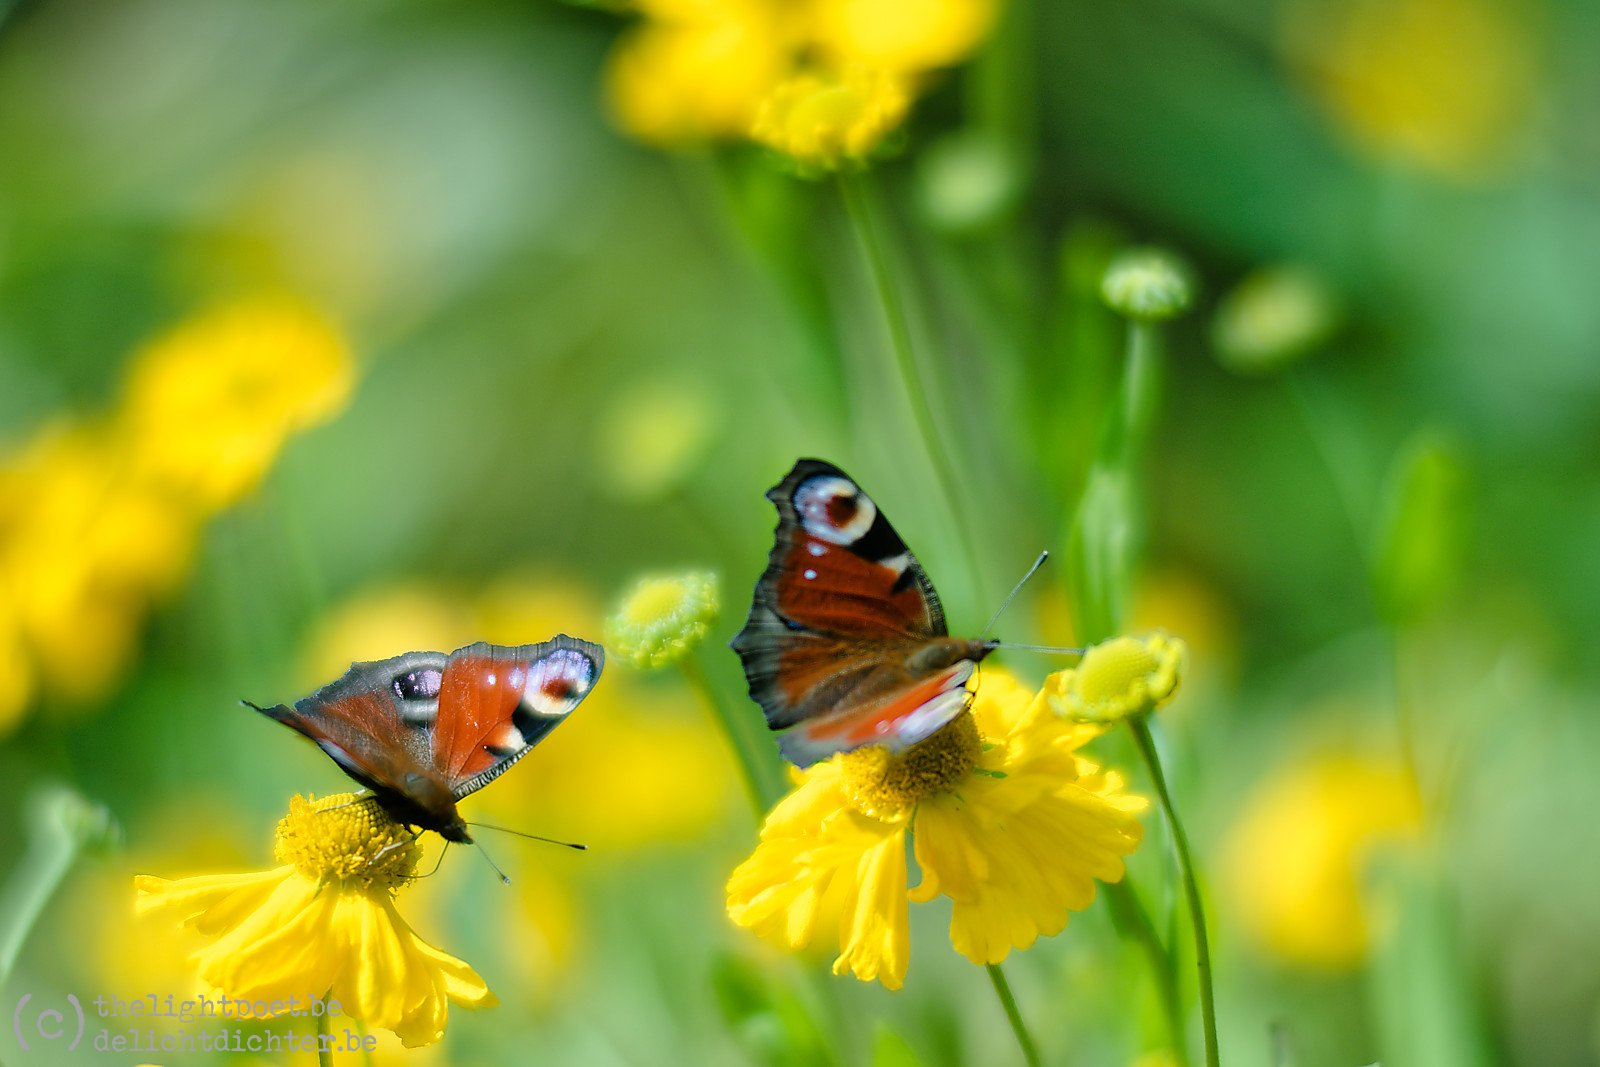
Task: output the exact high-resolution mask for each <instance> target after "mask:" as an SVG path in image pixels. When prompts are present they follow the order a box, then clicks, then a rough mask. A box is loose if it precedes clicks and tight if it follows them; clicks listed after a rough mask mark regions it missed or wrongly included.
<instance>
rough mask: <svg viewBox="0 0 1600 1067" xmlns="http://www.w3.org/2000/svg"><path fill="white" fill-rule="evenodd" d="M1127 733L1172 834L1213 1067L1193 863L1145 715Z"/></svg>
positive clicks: (1207, 956)
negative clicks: (1190, 928) (1136, 749)
mask: <svg viewBox="0 0 1600 1067" xmlns="http://www.w3.org/2000/svg"><path fill="white" fill-rule="evenodd" d="M1128 729H1129V731H1130V732H1131V733H1132V734H1133V742H1134V745H1135V746H1137V748H1138V749H1139V756H1140V758H1142V759H1143V760H1144V765H1145V768H1146V769H1147V770H1148V771H1149V772H1150V780H1151V782H1152V783H1153V784H1154V785H1155V789H1156V801H1157V803H1159V804H1160V805H1161V814H1162V815H1163V816H1164V817H1165V818H1166V820H1167V826H1168V827H1169V828H1170V829H1171V831H1172V851H1173V855H1174V857H1175V858H1176V861H1177V865H1178V880H1179V881H1180V882H1181V883H1182V885H1183V896H1184V902H1185V904H1186V905H1187V906H1188V909H1189V917H1190V921H1191V925H1192V926H1193V928H1194V962H1195V971H1196V978H1197V984H1198V986H1199V990H1200V1024H1201V1028H1202V1031H1203V1033H1204V1040H1205V1056H1206V1067H1217V1063H1218V1059H1217V1008H1216V993H1215V991H1214V989H1213V987H1212V976H1211V945H1210V941H1209V940H1208V939H1207V937H1206V917H1205V906H1204V902H1203V901H1202V900H1201V898H1200V884H1199V882H1198V881H1197V880H1196V878H1195V873H1194V860H1193V858H1192V857H1191V855H1190V852H1189V835H1188V834H1187V833H1186V832H1185V831H1184V829H1183V822H1182V821H1181V820H1180V819H1179V818H1178V810H1177V808H1176V806H1174V804H1173V803H1172V793H1171V791H1170V790H1169V789H1168V788H1167V778H1166V775H1165V774H1164V773H1163V772H1162V770H1161V758H1160V756H1159V755H1157V753H1156V742H1155V737H1154V735H1153V734H1151V732H1150V717H1149V715H1148V714H1145V715H1134V716H1131V717H1129V719H1128Z"/></svg>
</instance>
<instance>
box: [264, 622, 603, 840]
mask: <svg viewBox="0 0 1600 1067" xmlns="http://www.w3.org/2000/svg"><path fill="white" fill-rule="evenodd" d="M604 665H605V652H604V650H602V649H601V647H600V646H599V645H596V644H591V643H590V642H588V641H580V640H578V639H577V638H575V637H568V636H566V635H565V634H560V635H558V636H556V637H552V638H551V639H550V640H548V641H542V642H540V643H539V644H536V645H517V646H514V647H507V646H504V645H490V644H485V643H482V642H479V643H478V644H473V645H468V646H466V647H465V648H458V649H456V650H455V651H454V652H452V653H450V654H449V655H445V654H444V653H442V652H407V653H406V654H405V655H402V656H395V657H393V658H391V659H385V660H377V661H374V662H371V663H354V664H351V666H350V669H349V670H348V671H346V672H345V674H344V676H343V677H341V678H340V679H339V680H338V681H335V682H331V683H329V684H328V685H325V686H323V687H322V688H321V689H319V690H317V691H316V692H315V693H312V694H311V695H310V696H308V697H306V698H305V699H303V700H298V701H296V702H295V704H294V707H292V708H291V707H286V706H284V705H282V704H280V705H278V706H276V707H271V708H263V707H258V706H257V705H255V704H250V703H249V702H248V701H246V702H245V703H246V704H247V705H248V706H249V707H252V708H255V709H256V710H257V711H259V712H261V713H262V714H263V715H266V716H267V717H269V718H272V719H276V720H277V721H279V722H281V723H283V724H284V725H285V726H290V727H293V728H294V729H296V730H298V731H300V732H301V733H302V734H305V735H306V736H307V737H309V738H310V739H311V740H313V741H315V742H316V743H317V746H318V747H319V748H321V749H322V751H324V752H326V753H327V754H328V755H329V756H330V757H332V758H333V761H334V762H335V763H337V764H338V765H339V766H340V767H342V768H343V769H344V771H345V773H346V774H348V775H350V777H352V778H354V779H355V780H356V781H358V782H360V783H361V784H362V785H364V786H366V787H367V788H368V789H370V790H372V792H373V794H374V795H375V796H376V797H377V799H378V803H380V804H381V805H383V808H384V810H385V811H387V812H388V813H389V814H390V816H392V817H393V818H394V819H395V820H396V821H397V822H401V823H405V824H406V825H409V826H417V827H421V828H422V829H424V830H434V831H437V832H438V833H439V834H440V835H441V836H443V837H444V838H445V839H446V840H449V841H462V842H470V841H471V840H472V838H471V836H470V835H469V834H468V833H467V824H466V822H465V821H463V820H462V818H461V814H460V813H459V812H458V811H457V810H456V802H457V801H458V800H460V799H461V798H462V797H465V796H467V795H468V794H470V793H474V792H476V791H477V790H479V789H482V788H483V787H484V786H485V785H487V784H488V783H490V782H492V781H494V780H495V779H496V778H498V777H499V776H500V775H501V774H504V773H505V771H506V770H507V769H508V768H510V766H511V765H512V764H513V763H515V762H517V760H519V759H521V758H522V757H523V756H524V755H526V754H527V752H528V750H529V749H531V748H532V747H533V746H534V745H536V744H538V743H539V742H540V741H541V740H543V739H544V737H545V735H547V734H548V733H549V732H550V731H551V730H553V729H555V728H556V726H557V725H559V724H560V723H561V722H562V720H564V719H565V718H566V717H567V716H568V715H569V714H570V713H571V712H572V710H573V709H574V708H576V707H577V706H578V704H579V703H580V702H581V701H582V700H583V698H584V697H586V696H588V695H589V692H590V691H591V690H592V689H593V688H594V685H595V683H596V682H597V681H598V680H599V678H600V670H601V668H602V667H603V666H604Z"/></svg>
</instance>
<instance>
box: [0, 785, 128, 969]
mask: <svg viewBox="0 0 1600 1067" xmlns="http://www.w3.org/2000/svg"><path fill="white" fill-rule="evenodd" d="M27 821H28V847H27V851H26V852H24V853H23V854H22V857H21V860H20V861H19V862H18V863H17V866H16V871H15V873H13V875H12V879H11V884H10V885H8V886H7V887H6V891H5V895H4V897H3V898H0V924H3V925H0V987H3V986H4V985H5V984H6V982H7V981H8V980H9V979H10V978H11V972H12V969H13V968H15V967H16V965H17V958H18V957H19V956H21V954H22V946H23V945H24V944H26V943H27V940H28V935H29V934H30V933H32V932H33V928H34V926H35V925H36V924H37V923H38V921H39V916H40V915H42V914H43V913H44V909H45V906H46V905H47V904H49V903H50V901H51V900H52V899H53V898H54V896H55V894H56V890H57V889H59V888H60V886H61V883H62V881H63V880H64V879H65V878H66V876H67V872H68V871H70V870H71V869H72V865H73V863H75V862H76V861H77V858H78V856H79V855H81V854H82V852H83V850H84V848H85V847H87V846H88V845H89V844H90V843H91V842H93V841H96V840H104V839H106V838H107V837H109V836H110V835H111V834H113V833H114V825H113V823H112V821H111V815H110V813H109V812H107V811H106V810H105V809H104V808H101V807H99V806H97V805H94V804H91V803H90V802H89V801H87V800H85V799H84V798H83V797H81V796H79V795H78V794H77V793H74V792H73V791H72V790H70V789H67V788H66V787H64V786H46V787H43V788H41V789H39V790H37V791H35V792H34V793H33V794H32V795H31V796H30V797H29V798H28V805H27Z"/></svg>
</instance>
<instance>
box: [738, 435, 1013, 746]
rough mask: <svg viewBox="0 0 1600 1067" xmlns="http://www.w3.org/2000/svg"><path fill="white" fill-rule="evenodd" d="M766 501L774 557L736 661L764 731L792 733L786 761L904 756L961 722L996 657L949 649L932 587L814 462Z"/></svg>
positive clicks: (952, 644) (862, 498) (902, 547)
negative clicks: (977, 666)
mask: <svg viewBox="0 0 1600 1067" xmlns="http://www.w3.org/2000/svg"><path fill="white" fill-rule="evenodd" d="M767 498H768V499H769V500H771V501H772V502H773V503H774V504H775V505H776V506H777V509H778V526H777V530H776V533H775V536H774V543H773V548H772V553H771V555H770V556H769V558H768V562H767V568H766V570H765V572H764V573H763V574H762V575H761V578H760V580H759V581H758V582H757V583H756V588H755V595H754V598H753V602H752V604H751V608H750V616H749V618H748V620H747V621H746V623H745V626H744V629H743V630H741V631H740V632H739V634H738V636H736V637H735V638H734V640H733V649H734V650H735V651H736V652H737V653H738V654H739V658H740V660H741V662H742V663H743V666H744V669H745V677H746V680H747V681H748V683H749V686H750V695H751V697H752V698H753V699H754V700H755V701H756V702H757V703H759V704H760V705H761V707H762V709H763V711H764V712H765V714H766V717H767V724H768V726H769V727H771V728H772V729H774V730H783V731H786V732H785V733H784V734H783V736H782V737H781V738H780V745H781V747H782V748H783V752H784V755H785V756H786V757H788V758H789V759H791V760H792V761H794V762H795V763H797V764H799V765H801V766H805V765H807V764H809V763H811V762H814V761H815V760H817V759H820V758H823V757H825V756H828V755H831V754H833V753H834V752H840V751H846V750H848V749H850V748H856V747H860V746H861V745H864V744H874V743H876V744H887V745H890V746H891V747H896V748H901V747H905V746H907V745H910V744H914V743H915V742H916V741H918V740H921V739H922V738H923V737H925V736H927V735H928V733H931V732H932V731H933V730H936V729H937V728H938V727H939V726H942V725H943V724H944V723H945V722H948V721H949V719H950V718H953V717H954V716H955V715H956V714H959V712H960V710H961V707H963V706H964V704H965V699H966V698H965V695H964V685H965V682H966V679H967V678H968V677H969V676H970V674H971V670H970V667H971V662H968V661H975V660H976V659H978V658H981V657H982V655H983V654H985V653H986V652H987V647H986V646H984V645H983V643H981V642H969V641H961V640H956V639H952V638H950V637H949V636H948V630H947V629H946V627H945V619H944V611H943V608H942V607H941V606H940V603H939V597H938V594H937V593H935V592H934V589H933V583H932V582H931V581H929V579H928V576H927V574H926V573H924V572H923V569H922V567H921V565H920V564H919V563H918V562H917V559H916V557H915V556H914V555H912V553H911V551H910V550H909V549H908V548H907V547H906V544H905V542H904V541H902V540H901V539H900V536H899V535H898V534H897V533H895V530H894V527H893V526H891V525H890V524H889V521H888V519H887V518H885V517H884V515H883V513H882V512H881V511H880V510H879V509H878V507H877V505H876V504H875V503H874V502H873V500H872V499H871V498H870V497H869V496H867V494H866V493H864V492H862V490H861V488H860V486H858V485H857V484H856V483H855V482H854V481H853V480H852V479H851V478H850V477H849V476H848V475H847V474H845V473H844V472H843V471H841V470H840V469H839V468H838V467H835V466H833V465H832V464H830V463H825V462H823V461H821V460H814V459H803V460H800V461H799V462H798V463H796V464H795V466H794V468H793V469H792V470H791V471H790V472H789V473H788V474H787V475H786V476H785V477H784V478H783V480H782V481H780V482H779V483H778V484H777V485H776V486H774V487H773V488H772V489H771V490H770V491H768V493H767ZM963 662H965V663H967V668H966V669H965V670H961V669H958V665H959V664H961V663H963ZM958 689H960V690H962V695H958V696H955V697H953V698H952V697H949V696H948V694H950V693H952V692H955V691H956V690H958Z"/></svg>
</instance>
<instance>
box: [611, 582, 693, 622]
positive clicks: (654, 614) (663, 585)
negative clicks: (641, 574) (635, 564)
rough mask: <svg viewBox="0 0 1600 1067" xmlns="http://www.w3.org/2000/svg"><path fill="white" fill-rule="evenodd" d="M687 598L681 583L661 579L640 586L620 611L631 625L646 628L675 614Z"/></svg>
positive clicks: (687, 594) (686, 591)
mask: <svg viewBox="0 0 1600 1067" xmlns="http://www.w3.org/2000/svg"><path fill="white" fill-rule="evenodd" d="M688 596H689V593H688V590H687V589H685V588H684V585H683V583H682V582H680V581H677V580H675V579H672V578H661V579H657V580H655V581H649V582H645V583H644V584H642V585H641V586H640V587H639V589H638V591H636V592H635V593H634V594H633V596H632V597H630V598H629V599H628V603H627V604H626V605H624V607H623V609H622V610H623V613H624V614H625V615H626V616H627V619H628V621H629V622H630V623H632V624H633V625H635V626H648V625H650V624H652V623H655V622H659V621H660V620H661V619H663V618H665V617H667V616H669V615H673V614H676V613H677V612H678V611H679V610H680V609H681V608H682V607H683V604H684V602H685V601H686V600H687V599H688Z"/></svg>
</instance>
